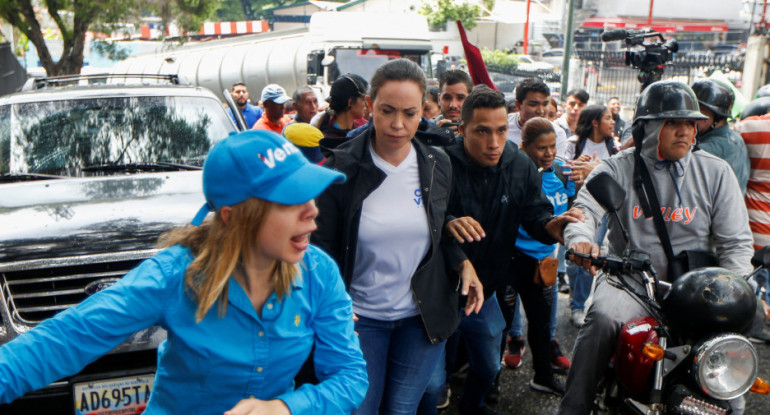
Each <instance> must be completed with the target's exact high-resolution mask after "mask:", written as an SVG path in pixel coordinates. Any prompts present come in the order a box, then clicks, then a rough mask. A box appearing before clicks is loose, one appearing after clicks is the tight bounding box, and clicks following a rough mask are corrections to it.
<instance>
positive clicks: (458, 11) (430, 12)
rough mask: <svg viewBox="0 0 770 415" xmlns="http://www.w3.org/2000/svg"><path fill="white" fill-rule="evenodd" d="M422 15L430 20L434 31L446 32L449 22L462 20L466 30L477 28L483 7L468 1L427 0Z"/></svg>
mask: <svg viewBox="0 0 770 415" xmlns="http://www.w3.org/2000/svg"><path fill="white" fill-rule="evenodd" d="M420 14H422V15H423V16H425V17H426V18H427V19H428V23H429V24H430V26H431V29H432V30H439V29H441V30H446V26H447V22H454V21H455V20H460V21H461V22H462V24H463V27H465V29H466V30H470V29H473V28H474V27H476V18H477V17H479V16H480V15H481V7H480V6H479V5H478V4H476V3H472V2H469V1H468V0H462V3H461V2H460V1H459V0H425V1H423V3H422V8H421V9H420Z"/></svg>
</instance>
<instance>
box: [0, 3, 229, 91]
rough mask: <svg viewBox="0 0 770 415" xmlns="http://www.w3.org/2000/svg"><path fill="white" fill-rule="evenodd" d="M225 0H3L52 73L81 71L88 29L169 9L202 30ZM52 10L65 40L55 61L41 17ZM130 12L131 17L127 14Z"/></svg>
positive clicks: (1, 12)
mask: <svg viewBox="0 0 770 415" xmlns="http://www.w3.org/2000/svg"><path fill="white" fill-rule="evenodd" d="M221 1H222V0H0V18H3V19H5V20H6V21H7V22H8V23H10V24H11V25H12V26H13V27H14V28H16V29H18V30H19V31H20V32H21V33H22V34H23V35H24V36H25V37H26V38H27V39H29V42H30V43H32V44H33V45H35V48H36V49H37V54H38V57H39V58H40V63H41V65H42V66H43V67H44V68H45V71H46V73H48V75H49V76H55V75H64V74H77V73H80V68H81V67H82V66H83V52H84V50H85V39H86V32H87V31H89V30H93V29H94V28H102V27H109V26H110V25H111V23H110V22H122V23H132V22H131V20H132V18H131V17H130V16H140V15H143V14H149V13H156V12H157V11H158V10H161V9H164V10H167V12H168V13H169V14H168V15H169V16H173V17H174V18H175V19H176V20H177V21H178V22H179V23H180V25H181V26H182V27H184V28H186V29H188V30H189V29H193V30H198V28H200V25H201V24H202V23H203V21H204V20H205V19H207V18H208V17H209V16H211V15H212V13H213V12H214V10H216V8H217V7H218V6H219V3H220V2H221ZM45 14H48V16H50V19H51V20H52V21H53V22H54V23H55V24H56V27H57V28H58V32H59V34H60V38H61V40H62V55H61V57H60V58H59V61H58V62H54V60H53V57H52V56H51V52H50V51H49V50H48V46H47V45H46V43H45V40H46V38H45V36H44V34H43V30H44V29H43V27H42V25H41V21H42V20H43V16H44V15H45ZM127 16H128V17H127Z"/></svg>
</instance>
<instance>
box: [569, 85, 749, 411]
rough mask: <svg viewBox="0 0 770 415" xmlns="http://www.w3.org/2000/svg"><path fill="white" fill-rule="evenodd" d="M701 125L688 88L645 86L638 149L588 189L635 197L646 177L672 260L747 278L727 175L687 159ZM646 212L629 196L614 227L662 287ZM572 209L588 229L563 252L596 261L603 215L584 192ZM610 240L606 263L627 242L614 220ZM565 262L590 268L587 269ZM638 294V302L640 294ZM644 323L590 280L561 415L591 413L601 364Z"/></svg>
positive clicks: (634, 308) (607, 165) (573, 235)
mask: <svg viewBox="0 0 770 415" xmlns="http://www.w3.org/2000/svg"><path fill="white" fill-rule="evenodd" d="M705 118H706V117H704V116H703V115H701V113H700V111H699V108H698V101H697V98H696V97H695V94H694V93H693V92H692V90H691V89H690V88H689V87H688V86H687V85H685V84H683V83H681V82H675V81H659V82H655V83H653V84H652V85H650V86H649V87H647V89H645V90H644V91H643V92H642V95H641V96H640V97H639V100H638V102H637V107H636V114H635V117H634V121H633V124H632V129H633V135H634V140H635V142H636V147H635V148H633V149H627V150H624V151H622V152H620V153H618V154H617V155H615V156H614V157H611V158H609V159H605V160H602V161H601V163H600V164H599V165H598V166H597V167H596V168H594V169H593V171H592V172H591V174H590V175H589V177H588V178H587V180H586V181H587V182H590V181H591V179H592V177H593V176H595V175H597V174H599V173H602V172H604V173H607V174H609V175H610V176H612V177H613V178H614V179H615V180H616V181H617V182H618V183H619V184H620V185H621V186H622V187H623V188H625V189H638V187H637V185H639V183H640V179H639V173H638V172H639V171H640V169H641V168H646V169H647V171H648V172H649V176H650V179H651V180H650V181H651V182H652V184H653V189H652V190H653V191H654V192H655V194H656V195H657V200H658V201H659V205H660V208H661V212H662V217H663V218H662V222H663V223H664V224H665V227H666V229H667V232H668V235H669V237H670V240H671V246H672V248H673V252H674V254H678V253H680V252H681V251H683V250H685V249H687V250H698V249H700V250H709V249H713V250H715V252H716V254H717V257H718V258H719V265H720V266H721V267H724V268H727V269H729V270H731V271H734V272H737V273H739V274H745V273H747V272H749V271H751V265H750V259H751V256H752V254H753V252H754V251H753V249H752V246H751V242H752V239H751V231H750V230H749V226H748V215H747V213H746V207H745V205H744V202H743V197H742V195H741V192H740V190H739V187H738V183H737V180H736V178H735V175H734V174H733V173H732V171H731V170H730V166H729V165H728V164H727V163H725V162H724V161H723V160H721V159H719V158H718V157H715V156H713V155H711V154H709V153H707V152H705V151H695V152H692V151H691V148H692V145H693V143H694V142H695V134H696V128H695V123H696V121H697V120H702V119H705ZM637 163H638V165H637ZM642 193H643V192H642ZM646 205H647V204H646V203H642V201H640V198H639V195H638V192H637V191H633V190H630V191H628V193H627V194H626V198H625V200H624V201H623V204H622V205H621V207H620V209H619V211H618V217H619V220H620V222H621V223H622V224H623V226H624V227H625V229H627V230H628V233H629V236H630V241H629V244H630V248H631V249H637V250H642V251H646V252H648V253H649V254H650V257H651V261H652V265H653V267H654V268H655V270H656V272H657V273H658V277H659V278H660V279H661V280H668V278H667V277H668V273H669V272H668V265H669V261H668V259H667V255H666V254H665V252H664V249H663V247H662V244H661V241H660V238H659V236H658V233H657V231H656V227H655V223H654V221H653V220H648V219H647V218H646V217H649V216H648V215H652V212H651V210H652V209H649V208H647V209H645V208H643V206H646ZM574 206H576V207H578V208H580V209H581V210H582V211H583V213H584V214H585V217H586V221H585V222H580V223H573V224H569V225H568V226H567V227H566V229H565V231H564V239H565V245H566V246H567V247H568V248H571V249H573V250H575V251H576V252H580V253H590V254H592V255H598V254H599V247H598V246H597V245H596V244H594V243H593V238H594V233H595V230H596V228H597V226H598V224H599V223H600V222H601V218H602V216H603V215H604V214H605V210H604V209H603V208H602V207H601V206H600V205H599V203H598V202H597V201H596V200H595V199H594V198H593V197H592V196H591V194H590V193H589V192H587V191H581V192H579V193H578V196H577V199H576V201H575V205H574ZM608 239H609V250H610V254H613V255H618V256H620V255H622V253H623V251H624V249H625V248H626V242H625V240H624V238H623V235H622V233H621V231H620V228H619V227H618V224H617V221H615V220H610V222H609V228H608ZM572 260H573V262H574V263H575V264H577V265H581V266H584V267H586V268H590V261H587V260H582V259H579V258H572ZM591 272H592V273H595V272H596V270H595V269H591ZM627 280H631V279H627ZM629 282H633V281H629ZM637 284H638V283H637ZM636 290H637V291H638V292H644V290H643V288H642V287H641V285H639V286H638V287H636ZM645 315H648V313H647V312H646V311H645V309H644V308H642V307H641V306H640V305H639V304H638V303H637V302H636V301H635V300H634V299H633V298H632V297H631V296H630V295H629V294H627V293H626V292H625V291H623V290H621V289H619V288H616V287H615V286H613V285H612V284H610V283H608V282H607V280H606V276H605V275H600V276H599V277H598V278H597V283H596V289H595V291H594V302H593V304H592V305H591V308H590V309H589V310H588V314H587V315H586V321H585V325H584V326H583V328H582V329H581V330H580V333H579V334H578V338H577V342H576V344H575V350H574V355H573V360H572V368H571V369H570V372H569V376H568V378H567V391H566V394H565V395H564V398H563V400H562V402H561V408H560V410H559V413H560V414H586V413H588V412H589V411H590V410H591V407H592V404H593V398H594V396H595V394H596V385H597V383H598V381H599V380H600V379H601V377H602V376H603V374H604V372H605V370H606V368H607V365H608V364H609V361H610V358H611V356H612V354H613V352H614V350H615V347H616V344H617V337H618V334H619V332H620V329H621V328H622V326H623V324H625V323H626V322H627V321H629V320H631V319H633V318H636V317H641V316H645ZM733 411H734V412H733V413H734V414H735V413H741V412H742V410H741V408H740V405H734V408H733Z"/></svg>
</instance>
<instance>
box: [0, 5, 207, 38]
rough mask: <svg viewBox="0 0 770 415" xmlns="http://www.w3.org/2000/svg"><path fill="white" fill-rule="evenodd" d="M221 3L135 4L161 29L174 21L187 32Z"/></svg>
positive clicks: (194, 27) (192, 30)
mask: <svg viewBox="0 0 770 415" xmlns="http://www.w3.org/2000/svg"><path fill="white" fill-rule="evenodd" d="M0 1H2V0H0ZM113 1H114V0H113ZM221 3H222V0H144V1H142V2H138V3H137V4H139V7H140V8H141V9H143V10H145V11H147V12H150V13H152V14H154V15H156V16H158V17H160V19H161V23H160V24H161V26H162V27H163V29H165V28H167V27H168V26H169V24H171V22H175V23H176V24H178V25H179V28H180V29H181V31H182V33H187V32H197V31H198V30H200V28H201V26H202V25H203V22H205V21H206V20H208V19H209V18H210V17H212V16H214V13H215V12H216V11H217V9H218V8H219V7H220V5H221ZM163 31H164V32H165V30H163Z"/></svg>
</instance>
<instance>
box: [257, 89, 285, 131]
mask: <svg viewBox="0 0 770 415" xmlns="http://www.w3.org/2000/svg"><path fill="white" fill-rule="evenodd" d="M290 100H291V98H289V96H288V95H286V90H285V89H283V88H282V87H281V86H280V85H277V84H270V85H268V86H266V87H264V88H262V98H261V101H262V106H263V107H264V108H265V112H264V113H263V114H262V117H260V118H259V120H257V122H256V124H254V127H253V128H252V129H254V130H268V131H272V132H274V133H276V134H281V131H283V127H286V124H288V123H289V122H291V118H290V117H289V116H287V115H285V112H286V103H287V102H288V101H290Z"/></svg>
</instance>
